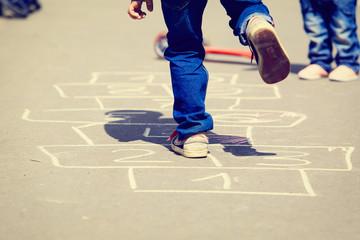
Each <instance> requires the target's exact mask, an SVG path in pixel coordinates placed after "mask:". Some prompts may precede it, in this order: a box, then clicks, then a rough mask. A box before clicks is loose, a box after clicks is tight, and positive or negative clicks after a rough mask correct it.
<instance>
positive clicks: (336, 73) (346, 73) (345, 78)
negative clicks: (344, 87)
mask: <svg viewBox="0 0 360 240" xmlns="http://www.w3.org/2000/svg"><path fill="white" fill-rule="evenodd" d="M329 79H330V80H331V81H337V82H349V81H354V80H357V79H358V74H356V72H354V70H352V69H351V68H349V67H347V66H345V65H340V66H338V67H337V68H335V69H334V70H333V71H332V72H331V73H330V74H329Z"/></svg>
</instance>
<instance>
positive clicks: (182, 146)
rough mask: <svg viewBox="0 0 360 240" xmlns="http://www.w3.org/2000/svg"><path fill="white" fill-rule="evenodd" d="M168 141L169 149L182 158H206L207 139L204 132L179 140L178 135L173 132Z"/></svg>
mask: <svg viewBox="0 0 360 240" xmlns="http://www.w3.org/2000/svg"><path fill="white" fill-rule="evenodd" d="M169 140H171V149H172V150H173V151H174V152H176V153H179V154H181V155H183V156H184V157H188V158H199V157H207V154H208V144H209V138H208V137H207V134H206V133H205V132H200V133H196V134H194V135H191V136H190V137H187V138H185V139H183V140H179V134H178V133H177V132H176V131H175V132H174V133H173V134H171V136H170V138H169Z"/></svg>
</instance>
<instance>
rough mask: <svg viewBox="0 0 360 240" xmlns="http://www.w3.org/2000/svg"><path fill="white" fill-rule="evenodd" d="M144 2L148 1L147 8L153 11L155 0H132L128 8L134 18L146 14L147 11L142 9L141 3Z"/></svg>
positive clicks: (139, 17)
mask: <svg viewBox="0 0 360 240" xmlns="http://www.w3.org/2000/svg"><path fill="white" fill-rule="evenodd" d="M143 2H146V7H147V9H148V10H149V11H150V12H152V10H153V0H140V1H135V0H132V1H131V3H130V6H129V8H128V14H129V15H130V17H131V18H133V19H142V18H144V17H145V16H146V13H145V12H143V11H141V5H142V3H143Z"/></svg>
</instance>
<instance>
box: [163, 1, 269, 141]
mask: <svg viewBox="0 0 360 240" xmlns="http://www.w3.org/2000/svg"><path fill="white" fill-rule="evenodd" d="M161 3H162V10H163V15H164V19H165V23H166V25H167V28H168V34H167V39H168V44H169V47H168V48H167V49H166V51H165V58H166V59H167V60H169V61H170V73H171V82H172V88H173V94H174V107H173V117H174V119H175V121H176V122H177V123H178V127H177V129H176V130H177V131H178V132H179V138H180V139H183V138H184V137H186V136H187V135H191V134H194V133H198V132H203V131H208V130H211V129H212V128H213V119H212V117H211V115H210V114H209V113H206V112H205V97H206V89H207V83H208V79H209V76H208V72H207V70H206V68H205V67H204V65H203V60H204V57H205V50H204V47H203V44H202V43H203V35H202V30H201V25H202V16H203V12H204V9H205V6H206V3H207V0H161ZM221 4H222V5H223V6H224V8H225V10H226V12H227V14H228V16H229V17H230V23H229V25H230V27H231V28H232V29H233V31H234V35H235V36H238V37H239V39H240V42H241V43H242V44H244V45H246V44H247V40H246V26H247V22H248V20H249V19H250V18H251V17H253V16H255V15H261V16H263V17H264V18H265V19H266V20H267V21H269V22H272V18H271V16H270V15H269V11H268V9H267V7H266V6H265V5H264V4H262V2H261V0H247V1H244V0H221Z"/></svg>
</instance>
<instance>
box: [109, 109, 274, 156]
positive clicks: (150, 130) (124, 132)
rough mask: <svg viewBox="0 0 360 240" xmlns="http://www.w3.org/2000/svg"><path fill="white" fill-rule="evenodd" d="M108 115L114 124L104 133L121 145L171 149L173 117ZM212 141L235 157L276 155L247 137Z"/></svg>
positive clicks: (127, 112)
mask: <svg viewBox="0 0 360 240" xmlns="http://www.w3.org/2000/svg"><path fill="white" fill-rule="evenodd" d="M106 116H107V118H110V119H114V121H110V122H108V123H107V124H105V126H104V129H105V132H106V133H107V134H108V135H109V136H111V137H113V138H114V139H117V140H118V141H119V142H131V141H139V140H141V141H145V142H150V143H155V144H159V145H162V146H164V147H166V146H169V142H167V139H168V138H169V136H170V134H171V133H172V132H173V131H174V130H175V129H176V126H177V124H176V122H175V121H174V120H173V119H172V118H161V116H163V114H162V113H160V112H155V111H146V110H118V111H111V112H107V113H106ZM209 139H210V144H221V145H222V146H223V147H224V148H223V150H224V152H229V153H232V154H233V155H235V156H263V155H276V154H274V153H261V152H258V151H256V149H254V148H253V147H252V145H251V144H250V143H249V141H248V139H247V138H246V137H240V136H233V135H219V134H216V133H214V132H209ZM166 143H168V144H166ZM167 148H168V149H169V147H167Z"/></svg>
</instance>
